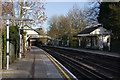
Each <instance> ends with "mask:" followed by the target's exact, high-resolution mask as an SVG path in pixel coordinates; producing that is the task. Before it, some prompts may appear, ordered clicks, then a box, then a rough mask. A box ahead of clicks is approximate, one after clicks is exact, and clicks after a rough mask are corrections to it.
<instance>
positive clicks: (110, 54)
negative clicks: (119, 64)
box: [54, 46, 120, 58]
mask: <svg viewBox="0 0 120 80" xmlns="http://www.w3.org/2000/svg"><path fill="white" fill-rule="evenodd" d="M54 47H56V48H61V49H68V50H75V51H81V52H86V53H91V54H99V55H106V56H111V57H117V58H120V53H116V52H108V51H100V50H90V49H82V48H70V47H58V46H54Z"/></svg>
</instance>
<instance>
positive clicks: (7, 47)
mask: <svg viewBox="0 0 120 80" xmlns="http://www.w3.org/2000/svg"><path fill="white" fill-rule="evenodd" d="M6 40H7V54H6V56H7V70H8V69H9V20H7V38H6Z"/></svg>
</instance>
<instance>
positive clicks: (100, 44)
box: [99, 40, 103, 48]
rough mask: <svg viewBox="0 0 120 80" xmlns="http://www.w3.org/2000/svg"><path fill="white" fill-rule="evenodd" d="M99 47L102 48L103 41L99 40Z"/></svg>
mask: <svg viewBox="0 0 120 80" xmlns="http://www.w3.org/2000/svg"><path fill="white" fill-rule="evenodd" d="M99 47H100V48H103V40H100V43H99Z"/></svg>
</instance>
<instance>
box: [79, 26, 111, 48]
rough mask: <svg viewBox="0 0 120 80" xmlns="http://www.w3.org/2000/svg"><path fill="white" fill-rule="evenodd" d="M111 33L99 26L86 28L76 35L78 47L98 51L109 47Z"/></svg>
mask: <svg viewBox="0 0 120 80" xmlns="http://www.w3.org/2000/svg"><path fill="white" fill-rule="evenodd" d="M110 35H111V32H110V31H109V30H107V29H105V28H103V27H101V26H97V27H92V28H86V29H85V30H83V31H81V32H80V33H78V35H77V36H78V38H79V47H81V48H92V49H100V48H103V47H108V46H110V42H111V41H110Z"/></svg>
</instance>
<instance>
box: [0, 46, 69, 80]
mask: <svg viewBox="0 0 120 80" xmlns="http://www.w3.org/2000/svg"><path fill="white" fill-rule="evenodd" d="M58 63H59V62H57V61H55V59H54V58H52V56H50V55H49V54H47V52H45V51H43V50H42V49H40V48H38V47H35V46H32V49H31V51H30V52H28V53H26V56H25V58H23V59H18V60H16V61H15V62H14V63H12V64H11V65H10V68H9V70H2V71H0V75H1V79H2V80H4V79H5V80H6V79H8V80H9V79H11V78H12V79H15V80H17V79H19V78H20V79H21V78H22V79H27V78H28V80H29V79H31V78H34V79H50V80H51V79H60V80H61V79H63V78H68V80H70V77H71V76H69V75H70V74H68V73H70V72H69V71H67V69H65V68H64V67H61V65H60V63H59V64H58Z"/></svg>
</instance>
